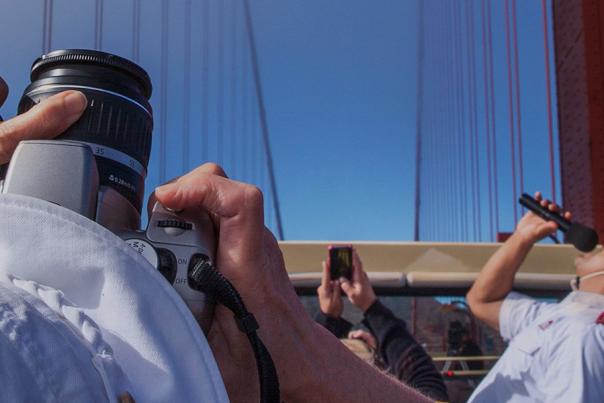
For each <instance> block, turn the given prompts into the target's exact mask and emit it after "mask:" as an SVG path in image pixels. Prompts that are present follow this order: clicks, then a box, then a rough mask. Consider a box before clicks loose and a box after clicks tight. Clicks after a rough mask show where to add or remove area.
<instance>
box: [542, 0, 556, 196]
mask: <svg viewBox="0 0 604 403" xmlns="http://www.w3.org/2000/svg"><path fill="white" fill-rule="evenodd" d="M541 10H542V11H543V48H544V49H545V81H546V83H545V84H546V85H545V87H546V94H547V133H548V139H549V169H550V176H551V181H552V200H553V201H554V203H555V202H556V172H555V167H554V125H553V119H552V90H551V85H552V81H551V76H550V55H549V33H548V23H547V5H546V0H541Z"/></svg>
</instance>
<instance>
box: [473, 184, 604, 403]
mask: <svg viewBox="0 0 604 403" xmlns="http://www.w3.org/2000/svg"><path fill="white" fill-rule="evenodd" d="M535 198H536V199H537V200H538V201H540V203H541V205H542V206H543V207H546V208H549V209H550V210H551V211H556V212H558V211H559V208H558V207H557V206H556V205H555V204H553V203H550V202H549V201H548V200H543V199H542V197H541V194H540V193H536V194H535ZM564 217H565V218H567V219H570V217H571V214H570V213H568V212H567V213H564ZM556 229H557V225H556V224H555V223H553V222H546V221H544V220H543V219H541V218H540V217H538V216H537V215H535V214H533V213H532V212H528V213H527V214H526V215H525V216H524V217H523V218H522V219H521V220H520V222H519V223H518V226H517V228H516V231H515V232H514V234H513V235H512V236H511V237H510V238H509V239H508V241H507V242H506V243H505V244H504V245H503V246H502V247H501V248H500V249H499V250H498V251H497V252H496V253H495V254H494V255H493V256H492V257H491V259H490V260H489V261H488V262H487V264H486V265H485V267H484V268H483V269H482V271H481V272H480V274H479V276H478V278H477V279H476V281H475V282H474V285H473V286H472V288H471V289H470V291H469V292H468V294H467V301H468V303H469V305H470V309H471V310H472V313H474V315H475V316H476V317H477V318H479V319H481V320H482V321H484V322H486V323H487V324H488V325H489V326H491V327H493V328H495V329H497V330H499V332H500V334H501V336H502V337H503V339H504V340H506V341H508V342H509V345H508V348H507V349H506V351H505V352H504V354H503V355H502V356H501V358H500V359H499V361H498V362H497V363H496V364H495V366H494V367H493V368H492V369H491V371H490V372H489V373H488V375H487V376H486V377H485V378H484V379H483V381H482V382H481V383H480V384H479V385H478V387H477V388H476V390H475V391H474V393H473V394H472V396H471V397H470V400H469V402H473V403H478V402H564V403H572V402H601V401H603V400H604V382H603V381H604V276H603V275H602V274H604V252H603V251H595V252H592V253H589V254H586V255H583V256H580V257H578V258H577V259H576V260H575V268H576V273H577V279H576V280H575V281H574V282H573V288H574V291H573V292H571V293H570V294H569V295H568V296H567V297H566V298H565V299H564V300H562V301H561V302H559V303H545V302H539V301H537V300H534V299H532V298H530V297H528V296H525V295H522V294H519V293H516V292H511V290H512V285H513V281H514V275H515V274H516V272H517V271H518V268H519V267H520V265H521V264H522V262H523V260H524V259H525V257H526V256H527V254H528V253H529V251H530V250H531V248H532V246H533V245H534V244H535V242H537V241H539V240H541V239H543V238H544V237H546V236H548V235H550V234H552V233H554V232H555V231H556ZM569 263H570V262H569Z"/></svg>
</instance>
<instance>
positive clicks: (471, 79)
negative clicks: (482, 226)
mask: <svg viewBox="0 0 604 403" xmlns="http://www.w3.org/2000/svg"><path fill="white" fill-rule="evenodd" d="M465 3H466V27H467V28H466V57H467V65H468V71H467V73H468V78H467V79H468V81H467V82H468V103H469V112H470V115H471V116H470V118H469V126H470V128H469V131H468V132H466V133H464V136H463V149H462V154H461V157H462V159H463V161H464V172H463V177H462V181H463V188H464V191H463V192H464V207H463V208H464V211H465V214H466V228H465V235H464V240H465V241H468V240H469V222H468V217H469V215H468V211H470V205H469V202H468V193H470V191H469V189H468V134H469V136H470V138H471V137H472V136H473V133H474V132H475V131H476V65H475V60H474V22H473V13H474V7H473V2H472V0H467V1H466V2H465Z"/></svg>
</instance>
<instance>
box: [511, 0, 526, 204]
mask: <svg viewBox="0 0 604 403" xmlns="http://www.w3.org/2000/svg"><path fill="white" fill-rule="evenodd" d="M516 8H517V7H516V0H512V32H513V34H514V71H515V83H516V122H517V127H516V133H517V135H518V179H519V181H520V192H523V191H524V162H523V152H522V121H521V114H520V67H519V65H520V61H519V60H518V24H517V18H516Z"/></svg>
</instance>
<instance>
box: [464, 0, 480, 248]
mask: <svg viewBox="0 0 604 403" xmlns="http://www.w3.org/2000/svg"><path fill="white" fill-rule="evenodd" d="M465 5H466V46H467V52H466V55H467V64H468V112H469V113H468V118H469V124H470V130H469V135H470V174H471V177H472V206H473V208H472V215H473V226H474V240H477V239H478V203H477V200H478V194H477V193H478V190H477V187H476V183H477V180H476V174H477V172H478V166H477V161H476V152H475V150H474V148H475V146H476V143H475V141H474V135H475V132H476V126H475V120H474V113H475V110H476V106H475V102H474V100H475V95H476V94H475V92H474V86H473V85H472V81H473V79H474V74H473V73H474V69H473V68H472V64H473V52H472V47H473V44H472V39H473V32H472V25H471V24H472V19H471V18H470V17H471V15H470V14H471V11H472V9H471V7H470V2H469V1H466V2H465Z"/></svg>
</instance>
